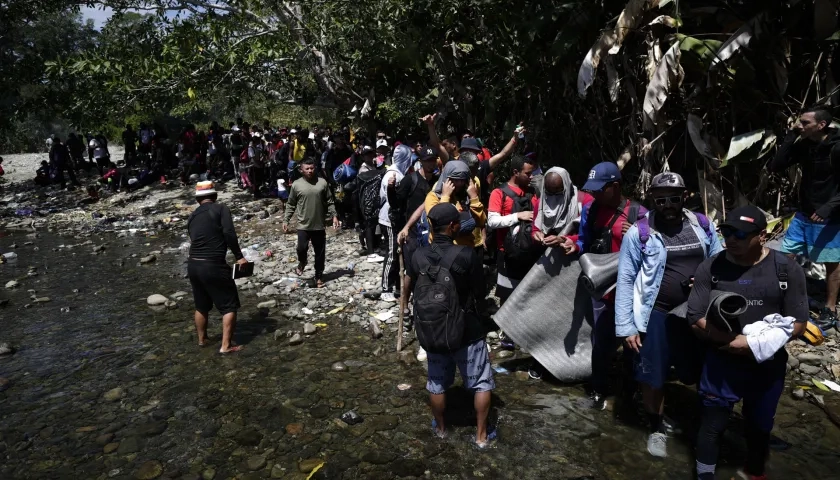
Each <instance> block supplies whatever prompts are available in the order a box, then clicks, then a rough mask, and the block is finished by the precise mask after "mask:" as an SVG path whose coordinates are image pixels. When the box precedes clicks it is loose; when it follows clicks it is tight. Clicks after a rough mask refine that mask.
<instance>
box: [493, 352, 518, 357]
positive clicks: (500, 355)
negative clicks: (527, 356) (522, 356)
mask: <svg viewBox="0 0 840 480" xmlns="http://www.w3.org/2000/svg"><path fill="white" fill-rule="evenodd" d="M513 354H514V352H513V351H512V350H499V351H498V352H496V358H510V357H512V356H513Z"/></svg>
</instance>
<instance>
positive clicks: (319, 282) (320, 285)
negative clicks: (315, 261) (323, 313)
mask: <svg viewBox="0 0 840 480" xmlns="http://www.w3.org/2000/svg"><path fill="white" fill-rule="evenodd" d="M324 285H325V284H324V281H323V280H321V279H320V278H319V279H318V280H315V286H316V287H317V288H324Z"/></svg>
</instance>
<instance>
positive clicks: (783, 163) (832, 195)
mask: <svg viewBox="0 0 840 480" xmlns="http://www.w3.org/2000/svg"><path fill="white" fill-rule="evenodd" d="M796 164H799V165H800V166H801V167H802V183H801V186H800V187H799V211H800V212H802V213H803V214H805V215H806V216H808V217H810V216H811V215H812V214H814V213H816V214H817V215H819V216H820V217H822V218H824V219H826V220H828V221H829V222H830V223H840V208H838V207H840V132H838V131H837V130H836V129H829V131H828V137H826V138H825V140H823V141H821V142H819V143H817V142H814V141H811V140H807V139H804V138H799V136H798V135H797V134H796V133H795V132H789V133H788V134H787V136H786V137H785V140H784V142H783V143H782V145H781V146H780V147H779V151H778V152H777V153H776V156H775V157H774V158H773V160H772V161H770V164H769V165H768V168H769V170H770V171H771V172H781V171H784V170H785V169H786V168H788V167H790V166H792V165H796Z"/></svg>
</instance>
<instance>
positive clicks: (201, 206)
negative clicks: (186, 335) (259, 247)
mask: <svg viewBox="0 0 840 480" xmlns="http://www.w3.org/2000/svg"><path fill="white" fill-rule="evenodd" d="M216 199H217V194H216V189H215V187H214V185H213V182H209V181H208V182H199V183H197V184H196V186H195V200H196V201H197V202H198V208H196V209H195V210H194V211H193V213H192V214H191V215H190V218H189V219H188V220H187V233H188V234H189V237H190V254H189V259H188V261H187V275H188V276H189V278H190V284H191V285H192V289H193V298H194V300H195V329H196V332H197V333H198V345H199V346H200V347H203V346H205V345H207V344H208V338H207V320H208V317H209V315H210V309H211V308H213V305H215V306H216V308H217V309H218V310H219V313H221V314H222V346H221V348H220V349H219V353H223V354H224V353H231V352H238V351H239V350H241V349H242V347H241V346H239V345H233V331H234V329H235V328H236V312H237V310H239V307H240V304H239V292H238V291H237V290H236V283H234V281H233V272H232V269H231V267H230V266H228V264H227V262H226V261H225V256H226V255H227V251H228V250H230V251H231V253H233V256H234V257H235V258H236V263H238V264H240V265H244V264H246V263H248V260H246V259H245V257H244V256H243V255H242V250H241V249H240V248H239V240H238V239H237V238H236V229H235V228H234V227H233V217H232V216H231V213H230V208H228V207H227V206H226V205H222V204H220V203H216Z"/></svg>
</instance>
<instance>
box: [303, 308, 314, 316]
mask: <svg viewBox="0 0 840 480" xmlns="http://www.w3.org/2000/svg"><path fill="white" fill-rule="evenodd" d="M300 311H301V312H303V313H305V314H307V315H312V314H313V313H315V312H314V311H312V310H311V309H309V308H306V307H303V308H301V309H300Z"/></svg>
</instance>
